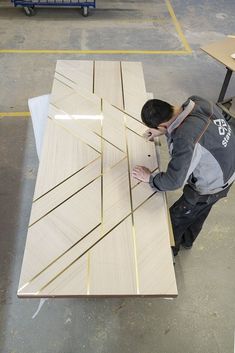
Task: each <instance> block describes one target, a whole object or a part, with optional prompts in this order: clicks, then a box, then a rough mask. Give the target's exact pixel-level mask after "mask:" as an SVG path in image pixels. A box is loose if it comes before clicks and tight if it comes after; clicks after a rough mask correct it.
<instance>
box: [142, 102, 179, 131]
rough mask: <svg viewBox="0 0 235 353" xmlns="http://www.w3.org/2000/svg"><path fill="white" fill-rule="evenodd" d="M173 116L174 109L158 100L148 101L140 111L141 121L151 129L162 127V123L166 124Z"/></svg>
mask: <svg viewBox="0 0 235 353" xmlns="http://www.w3.org/2000/svg"><path fill="white" fill-rule="evenodd" d="M173 115H174V107H173V106H172V105H170V104H169V103H167V102H164V101H162V100H159V99H150V100H148V101H147V102H146V103H145V104H144V106H143V108H142V111H141V119H142V121H143V122H144V123H145V125H146V126H148V127H149V128H153V129H158V128H159V126H163V127H164V125H165V124H164V123H166V122H168V121H169V120H170V119H171V118H172V117H173Z"/></svg>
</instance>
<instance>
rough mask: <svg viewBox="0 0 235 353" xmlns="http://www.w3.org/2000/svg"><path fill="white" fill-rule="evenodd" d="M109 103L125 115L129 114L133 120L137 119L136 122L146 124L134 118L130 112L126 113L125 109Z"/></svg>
mask: <svg viewBox="0 0 235 353" xmlns="http://www.w3.org/2000/svg"><path fill="white" fill-rule="evenodd" d="M111 105H112V107H114V108H116V109H117V110H119V111H120V112H122V113H123V114H125V115H127V116H129V117H130V118H132V119H134V120H135V121H137V123H140V124H141V125H143V126H145V127H146V125H145V124H144V123H143V122H142V121H140V120H138V119H136V118H135V117H134V116H133V115H131V114H130V113H127V112H126V111H125V110H123V109H121V108H119V107H117V106H116V105H114V104H111Z"/></svg>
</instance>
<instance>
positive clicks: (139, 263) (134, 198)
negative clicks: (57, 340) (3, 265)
mask: <svg viewBox="0 0 235 353" xmlns="http://www.w3.org/2000/svg"><path fill="white" fill-rule="evenodd" d="M146 100H147V93H146V88H145V82H144V75H143V70H142V65H141V63H131V62H118V61H95V62H93V61H78V60H72V61H58V62H57V66H56V72H55V77H54V82H53V88H52V94H51V100H50V108H49V116H48V122H47V128H46V133H45V136H44V141H43V149H42V155H41V161H40V165H39V170H38V176H37V182H36V187H35V193H34V199H33V204H32V211H31V216H30V222H29V229H28V235H27V241H26V247H25V253H24V259H23V265H22V270H21V276H20V283H19V289H18V296H19V297H60V296H67V297H70V296H130V295H132V296H138V295H146V296H148V295H149V296H164V297H166V296H168V297H174V296H176V295H177V287H176V281H175V274H174V268H173V263H172V256H171V249H170V241H169V224H168V210H167V207H166V202H165V196H164V193H160V192H159V193H156V192H155V191H154V190H153V189H152V188H151V187H150V186H149V184H147V183H142V182H138V181H137V180H134V179H133V178H132V177H131V171H132V169H133V168H134V167H135V166H136V165H145V166H146V167H148V168H149V169H150V170H151V171H155V170H157V169H158V161H157V156H156V151H155V146H154V143H152V142H147V141H145V140H144V139H143V137H142V134H143V132H144V131H145V130H146V127H145V126H144V125H143V123H142V122H141V119H140V111H141V108H142V106H143V104H144V103H145V102H146Z"/></svg>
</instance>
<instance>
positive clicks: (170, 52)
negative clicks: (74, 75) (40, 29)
mask: <svg viewBox="0 0 235 353" xmlns="http://www.w3.org/2000/svg"><path fill="white" fill-rule="evenodd" d="M165 4H166V6H167V9H168V12H169V14H170V17H171V19H172V21H173V24H174V26H175V29H176V32H177V34H178V36H179V38H180V40H181V42H182V44H183V46H184V48H185V50H121V49H120V50H101V49H100V50H99V49H97V50H76V49H75V50H74V49H57V50H56V49H55V50H54V49H0V54H111V55H115V54H116V55H117V54H139V55H157V54H159V55H161V54H163V55H164V54H165V55H189V54H192V49H191V48H190V46H189V44H188V42H187V39H186V38H185V36H184V34H183V31H182V29H181V26H180V23H179V21H178V20H177V17H176V15H175V12H174V10H173V7H172V5H171V3H170V0H165ZM144 22H157V20H154V19H153V20H144Z"/></svg>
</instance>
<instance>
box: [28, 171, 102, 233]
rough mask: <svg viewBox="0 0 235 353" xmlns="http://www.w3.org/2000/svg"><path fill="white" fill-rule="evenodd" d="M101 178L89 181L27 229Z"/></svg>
mask: <svg viewBox="0 0 235 353" xmlns="http://www.w3.org/2000/svg"><path fill="white" fill-rule="evenodd" d="M100 177H101V174H100V175H98V176H97V177H95V178H94V179H93V180H91V181H90V182H89V183H88V184H86V185H84V186H83V187H81V188H80V189H79V190H77V191H76V192H74V193H73V194H72V195H70V196H69V197H67V198H66V199H65V200H63V201H62V202H61V203H59V205H57V206H56V207H53V208H52V209H51V210H50V211H48V212H47V213H46V214H44V215H43V216H42V217H40V218H39V219H37V220H36V221H35V222H33V223H31V224H30V225H29V228H30V227H32V226H33V225H34V224H36V223H37V222H39V221H40V220H41V219H43V218H45V217H46V216H48V215H49V214H50V213H51V212H53V211H54V210H55V209H57V208H58V207H60V206H61V205H63V203H65V202H66V201H68V200H69V199H71V198H72V197H73V196H75V195H76V194H78V193H79V192H80V191H82V190H83V189H85V188H86V187H87V186H89V185H90V184H92V183H93V182H94V181H96V180H97V179H99V178H100Z"/></svg>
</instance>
